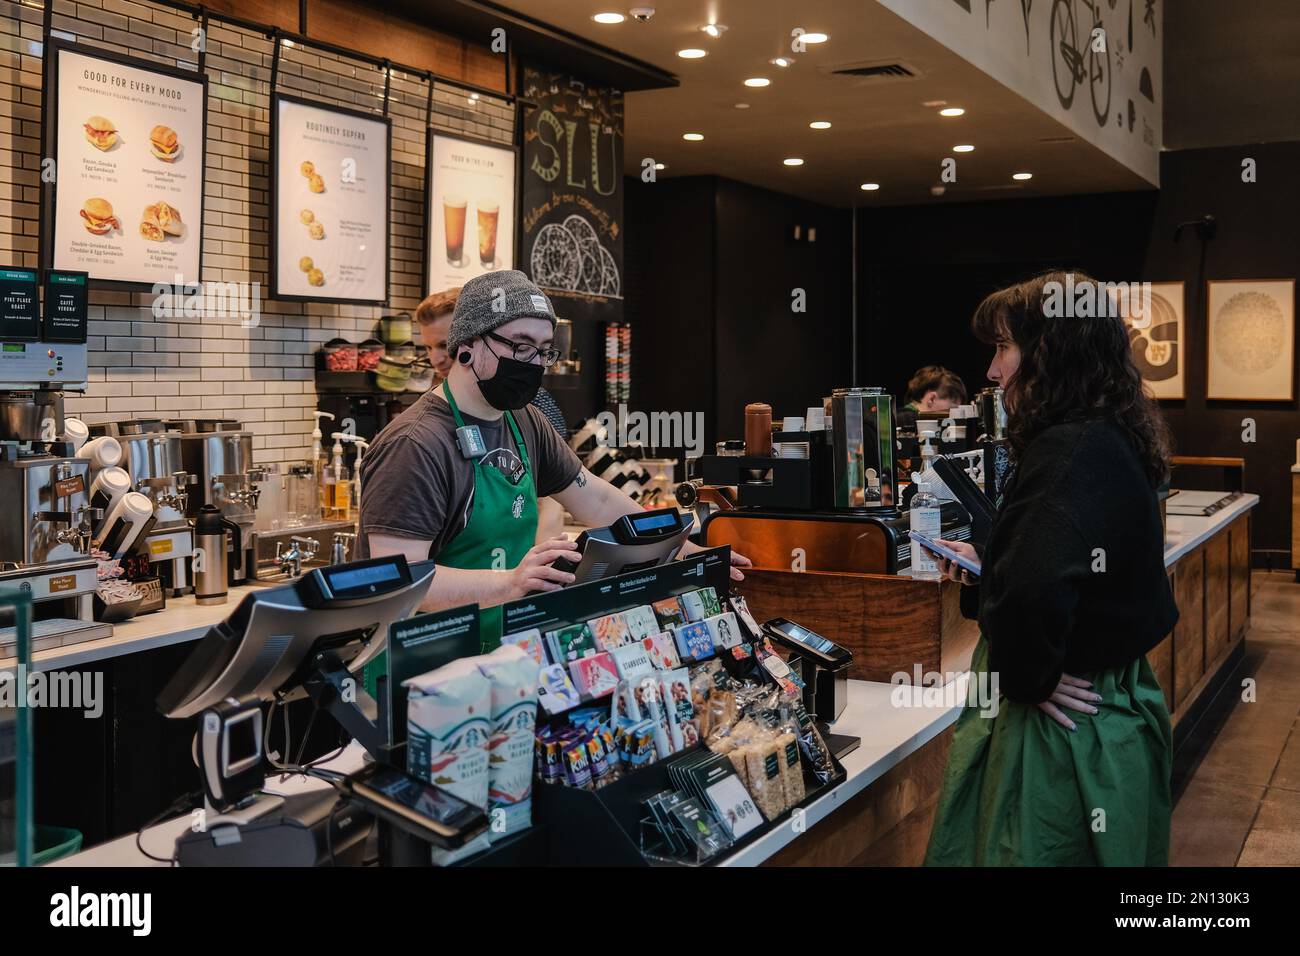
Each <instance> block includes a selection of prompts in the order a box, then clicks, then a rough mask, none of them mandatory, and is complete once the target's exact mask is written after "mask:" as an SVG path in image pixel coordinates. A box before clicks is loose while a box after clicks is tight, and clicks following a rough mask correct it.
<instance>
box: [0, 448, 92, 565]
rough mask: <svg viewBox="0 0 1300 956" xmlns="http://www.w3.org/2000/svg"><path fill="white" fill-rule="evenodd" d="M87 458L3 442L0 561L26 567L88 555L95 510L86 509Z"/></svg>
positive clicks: (87, 485) (0, 458)
mask: <svg viewBox="0 0 1300 956" xmlns="http://www.w3.org/2000/svg"><path fill="white" fill-rule="evenodd" d="M89 473H90V462H88V461H86V460H85V459H82V458H65V457H60V456H56V455H52V454H48V453H45V452H42V451H38V450H36V449H34V448H31V447H28V448H24V447H23V446H21V445H18V444H14V443H9V442H6V443H4V444H3V445H2V446H0V501H5V502H9V503H10V506H11V507H13V506H14V505H16V507H13V510H12V511H10V512H9V516H8V517H7V518H6V519H5V520H3V521H0V561H3V562H5V563H6V564H9V565H18V566H23V567H30V566H32V565H38V564H54V563H59V562H63V561H78V560H84V559H85V558H87V557H89V556H90V537H91V533H92V532H93V530H94V522H95V520H96V511H95V509H93V508H91V507H90V493H89V487H90V482H89V477H88V476H89Z"/></svg>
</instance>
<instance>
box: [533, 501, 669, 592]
mask: <svg viewBox="0 0 1300 956" xmlns="http://www.w3.org/2000/svg"><path fill="white" fill-rule="evenodd" d="M692 523H693V518H692V517H691V516H690V515H684V514H682V513H681V512H680V511H678V510H677V509H676V508H659V509H658V510H655V511H642V512H639V513H636V514H627V515H623V517H621V518H619V519H618V520H617V521H615V522H614V523H613V524H612V525H610V526H609V527H607V528H592V529H591V530H589V531H584V532H582V534H580V535H579V536H578V550H579V551H580V552H581V553H582V557H581V558H580V559H579V560H578V561H576V562H575V561H571V560H569V559H567V558H559V559H557V560H556V561H555V562H554V563H553V564H552V565H551V566H552V567H554V568H558V569H560V570H561V571H568V572H570V573H571V574H573V575H574V576H575V581H574V583H575V584H582V583H583V582H585V581H596V580H599V579H600V578H608V577H613V576H614V575H616V574H623V573H625V572H627V571H640V570H641V569H642V568H653V567H655V566H657V565H660V564H667V563H668V562H669V561H671V560H673V559H674V558H676V557H677V553H678V552H679V551H681V549H682V546H683V545H684V544H685V543H686V538H687V535H689V534H690V533H691V526H692Z"/></svg>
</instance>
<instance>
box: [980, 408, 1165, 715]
mask: <svg viewBox="0 0 1300 956" xmlns="http://www.w3.org/2000/svg"><path fill="white" fill-rule="evenodd" d="M982 559H983V573H982V575H981V577H980V583H979V584H978V585H976V586H974V587H965V588H963V589H962V590H963V592H964V593H963V595H962V596H963V601H962V610H963V612H964V613H966V614H967V616H969V617H974V616H975V615H974V613H973V610H974V608H976V607H978V617H979V622H980V629H981V631H982V632H983V633H984V636H985V638H986V639H987V640H988V642H989V666H990V668H991V669H992V670H994V671H996V672H997V673H998V680H999V686H1000V689H1001V690H1002V692H1003V693H1005V694H1006V695H1007V697H1009V698H1010V699H1012V700H1016V701H1023V702H1026V703H1038V702H1040V701H1043V700H1046V699H1047V698H1048V697H1050V696H1051V694H1052V691H1053V690H1054V689H1055V688H1056V685H1057V683H1058V682H1059V681H1060V679H1061V674H1062V672H1064V673H1068V674H1072V675H1074V676H1077V677H1083V676H1085V675H1088V674H1091V673H1093V672H1095V671H1097V670H1100V669H1103V668H1110V667H1119V666H1123V665H1125V664H1128V663H1131V662H1132V661H1134V660H1136V659H1137V658H1138V657H1140V656H1142V655H1143V654H1145V653H1146V652H1147V651H1149V650H1150V649H1151V648H1153V647H1155V646H1156V645H1157V644H1158V643H1160V641H1161V640H1163V639H1164V637H1165V635H1166V634H1168V633H1169V632H1170V631H1171V630H1172V629H1173V626H1174V622H1175V621H1177V620H1178V608H1177V606H1176V605H1175V604H1174V597H1173V594H1172V592H1171V590H1170V588H1169V579H1168V578H1167V577H1166V575H1165V562H1164V536H1163V534H1162V532H1161V528H1160V508H1159V504H1158V502H1157V498H1156V494H1155V491H1154V490H1152V488H1151V486H1150V485H1149V484H1148V483H1147V479H1146V475H1145V473H1144V472H1143V469H1142V463H1141V461H1140V460H1139V459H1138V456H1137V453H1136V451H1135V450H1134V449H1133V446H1132V445H1131V444H1130V443H1129V441H1128V438H1127V436H1126V435H1125V434H1124V432H1123V431H1121V430H1120V428H1119V427H1117V426H1116V425H1114V424H1111V423H1109V422H1104V421H1096V420H1093V421H1083V422H1068V423H1065V424H1061V425H1054V426H1052V427H1051V428H1048V429H1047V430H1046V431H1044V432H1043V433H1042V434H1041V435H1039V436H1038V437H1037V438H1035V439H1034V440H1033V441H1032V442H1031V443H1030V444H1029V447H1028V448H1026V449H1025V450H1024V453H1023V454H1022V455H1020V456H1019V458H1018V460H1017V462H1016V470H1015V474H1014V476H1013V477H1012V478H1011V479H1010V481H1009V482H1008V485H1007V487H1006V488H1005V489H1004V491H1003V501H1002V507H1001V508H1000V509H999V511H998V515H997V517H996V518H995V519H994V522H993V528H992V530H991V532H990V533H989V538H988V542H987V544H986V546H985V548H984V554H983V556H982ZM1103 568H1104V570H1103Z"/></svg>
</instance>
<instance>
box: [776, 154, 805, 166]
mask: <svg viewBox="0 0 1300 956" xmlns="http://www.w3.org/2000/svg"><path fill="white" fill-rule="evenodd" d="M781 162H783V163H785V164H786V165H787V166H802V165H803V160H802V159H799V158H798V157H797V156H791V157H790V158H789V159H783V160H781Z"/></svg>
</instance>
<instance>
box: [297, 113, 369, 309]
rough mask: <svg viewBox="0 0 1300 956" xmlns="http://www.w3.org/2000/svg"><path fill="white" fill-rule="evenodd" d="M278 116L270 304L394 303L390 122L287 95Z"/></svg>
mask: <svg viewBox="0 0 1300 956" xmlns="http://www.w3.org/2000/svg"><path fill="white" fill-rule="evenodd" d="M271 115H272V123H273V129H272V135H271V156H272V159H271V164H272V173H273V174H272V186H271V193H272V196H271V295H272V296H273V297H274V298H277V299H290V300H306V301H312V302H353V303H358V304H369V305H383V304H385V303H387V301H388V221H389V203H388V199H389V139H390V131H391V127H390V124H389V121H388V119H387V118H386V117H384V116H379V115H376V114H373V113H363V112H360V111H357V110H348V109H343V108H341V107H337V106H321V105H319V104H316V103H309V102H307V101H306V100H299V99H296V98H294V97H291V96H282V95H277V96H276V97H275V98H274V101H273V102H272V105H271Z"/></svg>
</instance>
